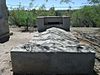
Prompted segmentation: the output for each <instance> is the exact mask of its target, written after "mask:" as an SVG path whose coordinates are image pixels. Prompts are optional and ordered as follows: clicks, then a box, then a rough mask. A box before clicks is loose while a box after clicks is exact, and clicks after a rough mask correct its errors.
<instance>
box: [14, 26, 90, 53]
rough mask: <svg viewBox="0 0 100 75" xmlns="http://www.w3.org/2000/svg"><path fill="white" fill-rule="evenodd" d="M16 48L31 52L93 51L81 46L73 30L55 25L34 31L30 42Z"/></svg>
mask: <svg viewBox="0 0 100 75" xmlns="http://www.w3.org/2000/svg"><path fill="white" fill-rule="evenodd" d="M16 48H17V49H18V48H19V49H20V50H23V51H29V52H91V48H88V49H87V47H86V46H80V44H79V41H78V40H77V38H76V37H74V35H73V34H72V32H66V31H65V30H62V29H59V28H54V27H53V28H50V29H47V30H46V31H45V32H42V33H38V32H36V33H33V39H32V40H31V41H30V42H28V43H27V44H24V45H21V46H18V47H16Z"/></svg>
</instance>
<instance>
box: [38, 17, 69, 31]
mask: <svg viewBox="0 0 100 75" xmlns="http://www.w3.org/2000/svg"><path fill="white" fill-rule="evenodd" d="M37 27H38V31H39V32H43V31H45V30H46V29H48V28H51V27H58V28H62V29H64V30H66V31H70V17H68V16H62V17H61V16H40V17H38V18H37Z"/></svg>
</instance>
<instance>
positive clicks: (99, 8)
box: [72, 5, 100, 27]
mask: <svg viewBox="0 0 100 75" xmlns="http://www.w3.org/2000/svg"><path fill="white" fill-rule="evenodd" d="M99 17H100V5H96V6H84V7H82V8H81V9H80V10H77V11H76V12H74V13H73V14H72V25H73V26H87V27H89V26H91V27H92V26H93V27H96V26H97V27H100V18H99Z"/></svg>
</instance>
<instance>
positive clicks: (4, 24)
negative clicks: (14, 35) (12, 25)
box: [0, 0, 9, 43]
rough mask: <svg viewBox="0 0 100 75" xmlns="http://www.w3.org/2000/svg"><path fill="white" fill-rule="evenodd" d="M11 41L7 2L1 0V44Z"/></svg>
mask: <svg viewBox="0 0 100 75" xmlns="http://www.w3.org/2000/svg"><path fill="white" fill-rule="evenodd" d="M8 40H9V26H8V9H7V7H6V0H0V43H3V42H6V41H8Z"/></svg>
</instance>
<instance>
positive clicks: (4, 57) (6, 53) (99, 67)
mask: <svg viewBox="0 0 100 75" xmlns="http://www.w3.org/2000/svg"><path fill="white" fill-rule="evenodd" d="M98 29H99V28H71V31H75V30H78V31H82V32H86V33H97V30H98ZM10 32H13V35H12V36H11V37H10V40H9V41H8V42H6V43H4V44H0V75H13V72H12V66H11V59H10V50H11V48H14V47H15V46H17V45H19V44H24V43H27V42H28V41H30V40H31V39H32V33H30V32H21V31H20V29H19V28H10ZM98 35H99V34H98ZM96 48H97V50H96V56H97V58H98V59H95V67H94V70H95V71H96V73H97V74H98V75H100V48H99V47H96Z"/></svg>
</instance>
